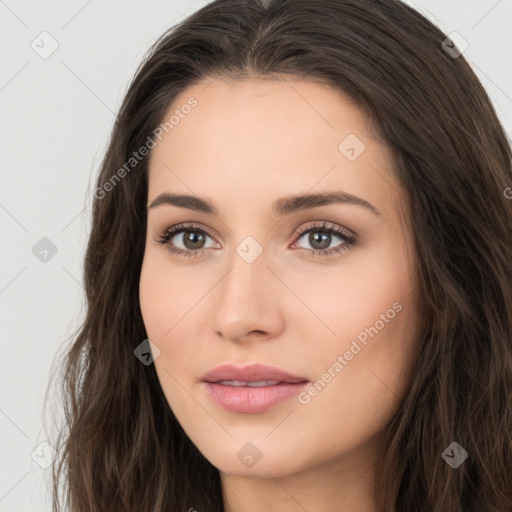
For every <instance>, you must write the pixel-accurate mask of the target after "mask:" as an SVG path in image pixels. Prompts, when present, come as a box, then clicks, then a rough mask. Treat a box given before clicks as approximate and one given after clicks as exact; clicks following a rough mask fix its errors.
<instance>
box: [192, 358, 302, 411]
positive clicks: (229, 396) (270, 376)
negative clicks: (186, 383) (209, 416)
mask: <svg viewBox="0 0 512 512" xmlns="http://www.w3.org/2000/svg"><path fill="white" fill-rule="evenodd" d="M202 382H203V385H204V386H205V390H206V392H207V394H208V396H209V397H210V398H211V399H212V400H213V401H214V402H215V403H216V404H217V405H219V406H220V407H222V408H223V409H226V410H228V411H230V412H234V413H249V414H255V413H262V412H264V411H266V410H267V409H271V408H273V407H275V406H277V405H278V404H280V403H281V402H285V401H287V400H289V399H291V398H292V397H293V396H295V395H297V393H299V392H300V391H301V390H303V389H304V387H305V386H306V385H307V383H308V380H307V379H306V378H305V377H299V376H297V375H292V374H291V373H288V372H286V371H284V370H281V369H280V368H274V367H272V366H266V365H262V364H252V365H249V366H246V367H244V368H238V367H236V366H233V365H231V364H226V365H222V366H217V367H216V368H214V369H213V370H211V371H210V372H208V373H206V374H205V375H204V376H203V378H202Z"/></svg>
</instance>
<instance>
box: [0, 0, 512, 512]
mask: <svg viewBox="0 0 512 512" xmlns="http://www.w3.org/2000/svg"><path fill="white" fill-rule="evenodd" d="M407 3H409V4H411V5H415V6H416V7H417V9H418V10H420V12H422V13H423V14H424V15H425V16H426V17H427V18H429V19H430V20H431V21H433V22H434V23H435V24H436V25H438V26H439V27H440V28H441V29H442V30H444V31H445V32H446V33H447V34H449V33H451V32H452V31H457V32H459V33H460V34H461V35H462V36H463V37H464V38H465V39H466V40H467V41H468V43H469V48H468V49H467V50H466V52H465V54H464V55H465V57H466V58H467V59H468V60H469V62H470V64H471V65H472V66H473V68H474V69H475V71H476V73H477V75H478V76H479V77H480V79H481V81H482V83H483V84H484V86H485V87H486V89H487V91H488V92H489V94H490V96H491V98H492V100H493V102H494V104H495V106H496V109H497V111H498V114H499V116H500V118H501V120H502V122H503V124H504V125H505V127H506V129H507V131H508V134H509V137H511V136H512V69H511V65H510V64H511V62H512V34H511V31H510V27H511V26H512V0H501V1H498V0H473V1H468V0H465V1H455V0H428V1H426V0H425V1H423V0H422V1H420V0H415V1H414V2H413V1H408V2H407ZM204 4H205V0H196V1H186V0H181V1H177V0H172V1H170V0H168V1H155V0H152V1H146V2H142V1H133V0H132V1H126V0H125V1H122V2H121V1H118V0H117V1H110V2H108V3H107V2H106V1H99V0H89V1H86V0H82V1H66V2H64V1H62V2H49V1H35V0H34V1H30V2H29V1H26V0H25V1H18V0H5V1H2V0H0V23H1V27H0V40H1V45H2V48H3V50H2V54H1V65H0V109H1V117H0V140H1V141H2V145H1V149H2V151H1V159H2V161H1V166H0V169H1V171H0V172H1V180H2V187H1V189H0V225H1V229H2V232H1V233H2V245H1V247H2V251H1V257H2V260H1V265H0V314H1V343H2V356H3V357H1V358H0V365H1V366H0V375H1V378H2V382H1V384H2V385H1V388H0V389H1V390H2V393H1V396H0V442H1V456H0V511H10V512H18V511H29V510H30V511H36V510H37V511H46V510H48V511H51V506H50V503H51V502H50V499H49V494H48V492H47V490H46V485H47V482H48V481H49V480H48V478H49V476H48V475H49V471H50V470H49V469H45V468H44V467H41V466H46V465H47V464H50V463H51V460H52V459H51V448H50V447H49V446H47V445H46V444H44V442H45V440H46V438H45V432H44V430H43V423H42V419H43V415H44V414H43V413H44V411H43V398H44V392H45V391H46V386H47V384H48V378H49V374H50V370H51V364H52V362H53V358H54V357H55V355H56V353H57V350H58V349H59V348H61V347H62V346H63V344H65V343H67V340H68V338H69V336H70V335H71V333H72V332H73V331H74V329H75V328H76V327H77V326H78V325H79V323H80V321H81V320H82V318H83V308H84V304H85V302H84V295H83V286H82V283H81V268H82V258H83V253H84V250H85V245H86V241H87V234H88V232H89V229H90V212H91V209H90V202H91V197H92V189H93V186H94V182H93V179H94V177H95V175H96V173H97V171H98V166H99V163H100V160H101V157H102V154H103V151H104V150H105V147H106V142H107V139H108V136H109V133H110V129H111V126H112V122H113V119H114V116H115V112H116V111H117V109H118V107H119V105H120V102H121V100H122V97H123V94H124V92H125V90H126V88H127V86H128V83H129V81H130V80H131V78H132V76H133V74H134V72H135V69H136V67H137V65H138V64H139V62H140V60H141V58H142V56H143V54H144V53H145V51H146V50H147V49H148V47H149V45H150V44H151V43H152V42H153V41H155V39H156V38H157V37H158V36H159V35H160V34H161V33H163V32H164V31H165V30H166V29H168V28H169V27H171V26H172V25H174V24H175V23H177V22H178V21H180V20H181V19H183V18H184V17H186V16H188V15H189V14H190V13H192V12H194V11H195V10H197V9H198V8H200V7H201V6H203V5H204ZM43 31H46V32H48V33H49V34H50V36H40V34H41V33H42V32H43ZM53 40H55V41H56V42H57V44H58V48H57V49H56V51H55V52H54V53H53V54H52V55H50V56H48V57H47V58H42V57H41V56H40V53H41V52H44V51H49V50H50V49H51V44H55V43H52V41H53ZM32 45H33V46H35V48H37V51H38V52H40V53H37V52H36V51H35V49H33V47H32ZM43 237H47V238H48V239H49V240H51V242H52V244H53V245H54V246H55V248H56V251H57V252H56V253H55V254H54V255H53V256H52V253H51V252H49V253H48V254H47V255H46V259H47V261H45V262H43V261H41V260H40V258H44V257H45V255H44V253H40V254H39V256H36V254H34V252H33V247H34V246H36V249H38V250H39V251H42V250H44V249H45V248H47V246H45V243H47V242H44V241H43V242H40V240H41V238H43ZM38 243H39V244H40V245H41V246H40V245H36V244H38ZM120 243H121V241H120ZM35 252H36V253H37V252H38V251H37V250H36V251H35ZM48 414H49V413H48V412H46V415H47V416H48ZM41 443H43V444H42V445H41Z"/></svg>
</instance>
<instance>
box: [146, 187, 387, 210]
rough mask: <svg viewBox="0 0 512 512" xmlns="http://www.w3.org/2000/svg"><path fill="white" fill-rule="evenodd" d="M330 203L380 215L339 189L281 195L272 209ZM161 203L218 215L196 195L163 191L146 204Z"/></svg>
mask: <svg viewBox="0 0 512 512" xmlns="http://www.w3.org/2000/svg"><path fill="white" fill-rule="evenodd" d="M330 204H350V205H356V206H362V207H363V208H366V209H368V210H370V211H371V212H372V213H374V214H375V215H381V213H380V212H379V211H378V210H377V209H376V208H375V207H374V206H373V205H372V204H371V203H369V202H368V201H365V200H364V199H362V198H360V197H357V196H354V195H352V194H348V193H347V192H343V191H339V190H338V191H329V192H320V193H317V194H303V195H294V196H287V197H281V198H279V199H277V200H276V201H275V203H274V205H273V211H274V214H275V215H276V216H281V215H288V214H290V213H293V212H297V211H301V210H309V209H313V208H316V207H318V206H325V205H330ZM162 205H171V206H177V207H178V208H186V209H188V210H193V211H196V212H201V213H207V214H213V215H218V210H217V208H216V207H215V205H214V204H213V203H212V202H210V201H208V200H207V199H204V198H201V197H197V196H191V195H185V194H171V193H168V192H164V193H162V194H160V195H159V196H157V197H156V198H155V199H154V200H153V201H152V202H151V204H150V205H149V206H148V210H150V209H152V208H157V207H158V206H162Z"/></svg>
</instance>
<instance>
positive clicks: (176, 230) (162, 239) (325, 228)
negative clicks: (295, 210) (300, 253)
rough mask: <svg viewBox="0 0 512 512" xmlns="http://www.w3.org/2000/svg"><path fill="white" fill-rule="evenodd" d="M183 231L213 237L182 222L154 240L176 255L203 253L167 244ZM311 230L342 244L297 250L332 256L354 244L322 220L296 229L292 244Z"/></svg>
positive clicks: (346, 234) (191, 255)
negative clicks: (339, 240) (335, 237)
mask: <svg viewBox="0 0 512 512" xmlns="http://www.w3.org/2000/svg"><path fill="white" fill-rule="evenodd" d="M185 231H194V232H198V233H204V234H205V235H208V236H209V237H210V238H213V236H212V235H210V234H209V233H208V232H207V231H206V230H204V229H202V228H199V227H197V226H195V225H194V224H191V223H183V224H176V225H175V226H172V227H170V228H168V229H167V230H166V231H165V232H164V233H162V234H160V235H158V238H157V239H156V240H155V241H156V242H157V243H159V244H161V245H163V246H167V247H166V248H167V250H168V251H169V252H170V253H172V254H176V255H178V256H182V257H185V258H196V257H199V256H201V255H202V254H203V253H205V252H206V251H207V250H208V249H198V250H196V251H194V250H183V249H177V248H176V247H172V246H170V245H168V242H169V240H170V239H171V238H173V237H174V236H175V235H177V234H180V233H182V232H185ZM311 231H322V232H324V233H327V234H331V235H335V236H337V237H339V238H341V239H342V240H343V244H342V245H341V246H340V247H338V248H337V249H304V248H303V247H300V248H299V250H304V251H307V252H310V253H312V255H313V257H320V256H324V255H326V256H327V257H329V256H333V255H336V254H339V253H342V252H344V251H347V250H349V249H350V247H352V246H353V245H355V244H356V238H355V237H354V236H351V235H349V234H348V233H347V232H345V231H344V230H342V229H340V228H338V227H336V226H334V225H332V226H330V225H329V224H328V223H326V222H322V224H320V225H317V224H315V225H313V226H309V227H307V228H305V229H303V230H297V231H296V232H295V233H294V236H295V239H294V242H293V244H295V243H296V242H297V241H298V240H299V239H300V238H301V237H303V236H304V235H306V234H308V233H309V232H311Z"/></svg>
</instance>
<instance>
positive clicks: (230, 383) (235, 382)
mask: <svg viewBox="0 0 512 512" xmlns="http://www.w3.org/2000/svg"><path fill="white" fill-rule="evenodd" d="M279 382H280V381H278V380H259V381H257V382H246V381H244V380H221V381H219V384H222V385H224V386H249V387H252V388H256V387H260V386H275V385H276V384H279Z"/></svg>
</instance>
